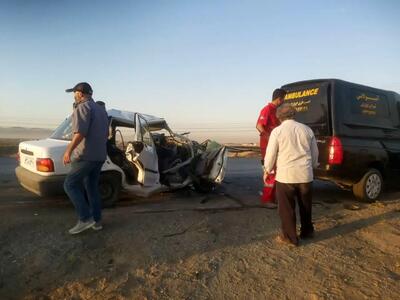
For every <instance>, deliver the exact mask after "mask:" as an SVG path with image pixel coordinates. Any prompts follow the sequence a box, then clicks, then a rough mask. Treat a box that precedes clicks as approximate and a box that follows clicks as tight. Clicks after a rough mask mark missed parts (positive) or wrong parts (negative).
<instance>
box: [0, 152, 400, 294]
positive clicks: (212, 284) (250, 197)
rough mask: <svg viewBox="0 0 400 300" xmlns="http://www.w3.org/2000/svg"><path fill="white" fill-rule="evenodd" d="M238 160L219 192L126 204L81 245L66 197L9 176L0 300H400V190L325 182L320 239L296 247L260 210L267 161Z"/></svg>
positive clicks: (0, 200) (1, 198)
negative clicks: (36, 191)
mask: <svg viewBox="0 0 400 300" xmlns="http://www.w3.org/2000/svg"><path fill="white" fill-rule="evenodd" d="M230 163H231V166H232V167H230V170H229V171H228V174H227V177H226V180H225V183H224V184H223V185H222V186H221V187H220V189H218V190H217V191H215V192H214V193H212V194H209V195H201V194H197V193H195V192H193V191H191V190H182V191H179V192H177V193H164V194H160V195H156V196H153V197H151V198H149V199H135V200H132V199H127V198H125V199H123V201H121V202H120V204H119V205H118V206H117V207H116V208H114V209H108V210H104V225H105V227H104V230H103V231H101V232H95V231H93V230H90V231H87V232H84V233H82V234H80V235H77V236H70V235H68V233H67V230H68V229H69V228H70V227H72V226H73V225H74V223H75V221H76V219H75V218H76V217H75V213H74V210H73V208H72V206H71V205H70V204H69V203H68V201H67V200H66V199H64V198H57V199H39V198H37V197H35V196H33V195H32V194H30V193H28V192H25V191H24V190H22V189H21V188H19V187H18V185H17V184H16V182H15V179H13V176H12V175H10V173H7V174H6V173H4V172H3V173H1V171H0V189H1V195H0V215H1V218H0V299H398V297H399V292H400V192H399V191H389V192H386V193H385V194H384V195H383V197H382V199H381V200H380V201H379V202H375V203H359V202H356V201H354V199H353V198H352V195H351V194H350V193H348V192H346V191H342V190H340V189H338V188H336V187H335V186H333V185H332V184H329V183H323V182H317V183H316V184H315V191H314V204H313V216H314V225H315V227H316V235H315V238H314V239H312V240H307V241H302V242H301V245H300V246H299V247H297V248H288V247H286V246H282V245H280V244H277V243H276V242H275V240H274V237H275V236H276V234H277V233H278V232H279V226H280V222H279V218H278V216H277V211H276V210H269V209H266V208H264V207H262V206H260V203H259V199H258V196H257V191H258V189H259V188H260V179H259V176H260V174H259V173H260V171H259V170H258V169H257V168H256V167H255V166H258V161H257V160H254V159H253V160H245V159H234V160H232V159H231V160H230ZM10 164H12V163H10V161H8V160H7V161H3V162H2V167H3V166H6V165H7V166H8V165H10Z"/></svg>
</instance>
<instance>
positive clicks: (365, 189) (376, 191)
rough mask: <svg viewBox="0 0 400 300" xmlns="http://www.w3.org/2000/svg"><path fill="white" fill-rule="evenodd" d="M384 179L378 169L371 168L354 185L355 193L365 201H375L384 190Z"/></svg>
mask: <svg viewBox="0 0 400 300" xmlns="http://www.w3.org/2000/svg"><path fill="white" fill-rule="evenodd" d="M382 188H383V179H382V175H381V173H380V172H379V171H378V170H377V169H370V170H369V171H368V172H367V173H366V174H365V175H364V176H363V178H361V180H360V181H359V182H357V183H356V184H354V185H353V194H354V196H356V198H357V199H360V200H363V201H370V202H371V201H374V200H376V199H378V197H379V195H380V194H381V192H382Z"/></svg>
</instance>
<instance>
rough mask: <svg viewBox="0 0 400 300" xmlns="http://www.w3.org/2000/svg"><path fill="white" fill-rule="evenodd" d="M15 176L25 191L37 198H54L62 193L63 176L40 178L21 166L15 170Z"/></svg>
mask: <svg viewBox="0 0 400 300" xmlns="http://www.w3.org/2000/svg"><path fill="white" fill-rule="evenodd" d="M15 175H16V176H17V179H18V181H19V183H20V184H21V185H22V186H23V187H24V188H25V189H27V190H28V191H30V192H32V193H35V194H37V195H39V196H54V195H62V194H63V193H64V188H63V185H64V179H65V175H55V176H48V177H47V176H41V175H39V174H36V173H33V172H31V171H28V170H27V169H25V168H23V167H21V166H18V167H17V168H16V169H15Z"/></svg>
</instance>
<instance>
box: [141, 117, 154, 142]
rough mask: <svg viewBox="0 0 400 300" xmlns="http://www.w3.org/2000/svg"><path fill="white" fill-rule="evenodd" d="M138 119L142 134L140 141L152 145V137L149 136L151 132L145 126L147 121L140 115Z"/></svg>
mask: <svg viewBox="0 0 400 300" xmlns="http://www.w3.org/2000/svg"><path fill="white" fill-rule="evenodd" d="M139 120H140V131H141V135H142V141H143V143H145V144H146V145H148V146H150V147H153V146H154V145H153V139H152V137H151V133H150V130H149V128H148V126H147V122H146V120H145V119H143V118H142V117H139Z"/></svg>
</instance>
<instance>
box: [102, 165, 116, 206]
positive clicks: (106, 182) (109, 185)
mask: <svg viewBox="0 0 400 300" xmlns="http://www.w3.org/2000/svg"><path fill="white" fill-rule="evenodd" d="M120 190H121V174H120V173H118V172H103V173H101V175H100V181H99V192H100V198H101V206H102V207H103V208H106V207H113V206H115V203H116V202H117V201H118V198H119V192H120Z"/></svg>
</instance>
